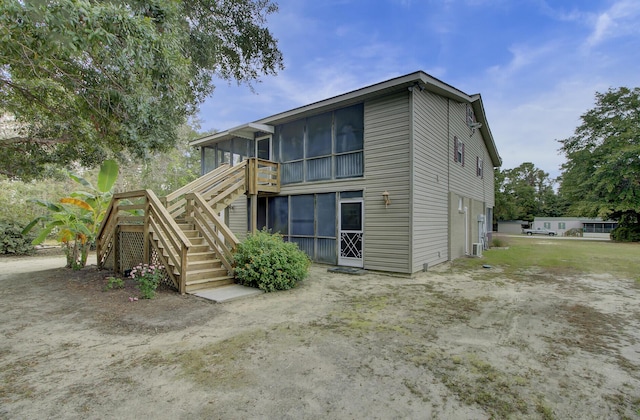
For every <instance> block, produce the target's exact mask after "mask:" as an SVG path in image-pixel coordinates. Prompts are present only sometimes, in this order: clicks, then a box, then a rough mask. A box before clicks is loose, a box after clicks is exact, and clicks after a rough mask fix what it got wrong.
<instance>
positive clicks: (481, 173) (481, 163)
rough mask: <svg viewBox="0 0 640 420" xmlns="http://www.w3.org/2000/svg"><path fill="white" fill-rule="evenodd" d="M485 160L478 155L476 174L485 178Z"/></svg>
mask: <svg viewBox="0 0 640 420" xmlns="http://www.w3.org/2000/svg"><path fill="white" fill-rule="evenodd" d="M483 168H484V160H483V159H482V158H481V157H480V156H478V157H477V158H476V176H479V177H480V178H482V179H484V169H483Z"/></svg>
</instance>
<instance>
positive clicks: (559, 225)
mask: <svg viewBox="0 0 640 420" xmlns="http://www.w3.org/2000/svg"><path fill="white" fill-rule="evenodd" d="M566 228H567V225H566V223H565V222H558V229H566Z"/></svg>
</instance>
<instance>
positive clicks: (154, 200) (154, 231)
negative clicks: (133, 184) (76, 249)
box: [96, 190, 192, 293]
mask: <svg viewBox="0 0 640 420" xmlns="http://www.w3.org/2000/svg"><path fill="white" fill-rule="evenodd" d="M124 225H142V226H143V227H144V228H143V232H144V233H143V247H144V249H143V254H144V257H143V260H144V261H145V262H148V261H149V255H150V249H149V247H150V246H153V247H154V248H155V250H156V253H157V256H158V258H159V260H160V261H161V263H162V264H163V265H164V266H165V269H166V272H167V275H168V276H169V278H170V279H171V281H172V282H173V284H174V286H175V287H176V288H177V289H178V290H179V291H180V292H181V293H184V290H185V288H186V283H185V282H186V270H187V254H188V252H189V248H190V247H191V246H192V245H191V241H189V239H188V238H187V237H186V236H185V234H184V232H183V231H182V230H181V229H180V227H179V226H178V224H177V223H176V221H175V220H174V219H173V218H172V217H171V215H170V214H169V211H168V210H167V209H166V207H165V206H164V205H162V203H161V202H160V200H159V199H158V197H157V196H156V195H155V193H154V192H153V191H151V190H140V191H131V192H126V193H120V194H114V196H113V199H112V200H111V204H110V205H109V208H108V210H107V213H106V215H105V218H104V219H103V221H102V225H101V226H100V230H99V232H98V238H97V241H96V247H97V256H98V267H99V268H102V266H103V265H104V263H105V261H106V259H107V256H108V254H109V253H110V252H115V254H114V271H116V272H118V271H120V268H121V267H120V262H119V255H118V252H117V247H118V239H117V231H118V229H117V227H119V226H124Z"/></svg>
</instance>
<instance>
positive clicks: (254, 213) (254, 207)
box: [251, 194, 258, 233]
mask: <svg viewBox="0 0 640 420" xmlns="http://www.w3.org/2000/svg"><path fill="white" fill-rule="evenodd" d="M257 231H258V194H251V233H256V232H257Z"/></svg>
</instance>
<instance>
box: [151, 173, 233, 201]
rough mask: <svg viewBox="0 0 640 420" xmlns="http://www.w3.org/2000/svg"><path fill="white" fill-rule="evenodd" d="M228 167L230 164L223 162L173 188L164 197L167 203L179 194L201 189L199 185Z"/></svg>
mask: <svg viewBox="0 0 640 420" xmlns="http://www.w3.org/2000/svg"><path fill="white" fill-rule="evenodd" d="M229 167H230V166H229V164H228V163H224V164H222V165H220V166H218V167H217V168H216V169H214V170H213V171H211V172H208V173H206V174H204V175H202V176H201V177H200V178H198V179H195V180H193V181H191V182H190V183H188V184H187V185H185V186H184V187H180V188H178V189H177V190H175V191H174V192H172V193H170V194H167V195H166V196H165V197H164V198H165V200H166V201H167V203H170V202H172V201H173V200H175V199H176V198H178V197H180V196H181V195H184V194H187V193H189V192H192V191H198V190H200V189H201V188H200V186H201V185H203V184H204V185H206V184H207V183H209V182H210V181H211V180H214V179H216V178H218V175H220V174H221V173H222V172H224V171H225V170H226V169H227V168H229Z"/></svg>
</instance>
